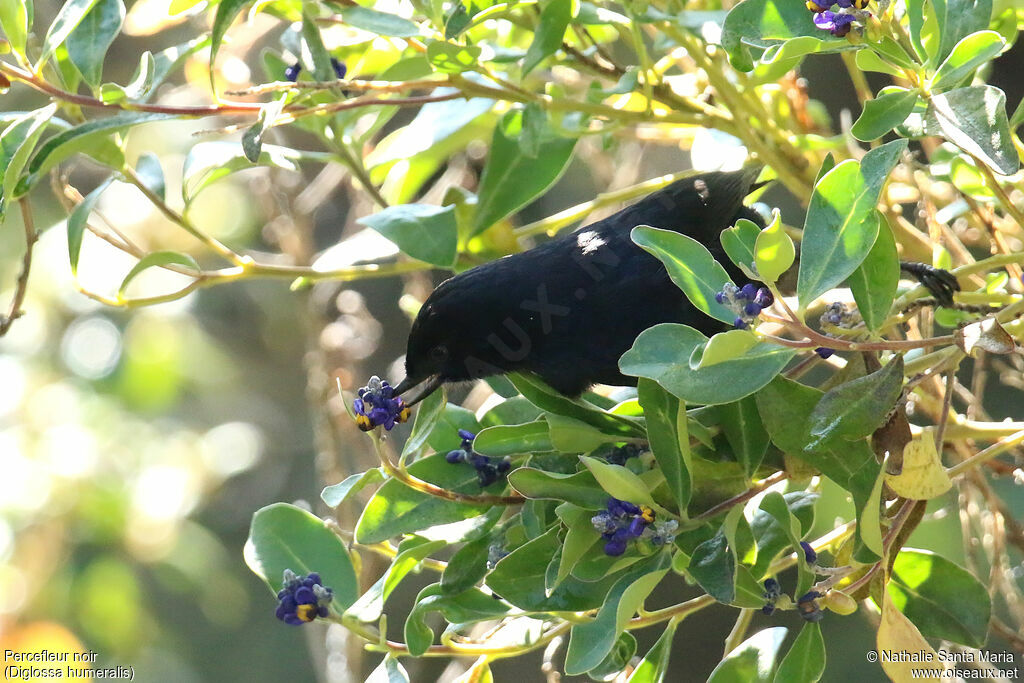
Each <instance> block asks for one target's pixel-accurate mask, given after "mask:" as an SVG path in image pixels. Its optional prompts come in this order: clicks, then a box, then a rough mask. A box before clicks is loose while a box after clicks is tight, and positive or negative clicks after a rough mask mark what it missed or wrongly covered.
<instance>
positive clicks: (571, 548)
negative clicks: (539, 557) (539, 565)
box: [544, 473, 604, 595]
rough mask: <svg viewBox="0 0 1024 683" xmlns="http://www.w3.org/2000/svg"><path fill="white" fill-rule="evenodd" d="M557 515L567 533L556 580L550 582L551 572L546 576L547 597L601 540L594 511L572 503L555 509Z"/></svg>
mask: <svg viewBox="0 0 1024 683" xmlns="http://www.w3.org/2000/svg"><path fill="white" fill-rule="evenodd" d="M587 474H589V473H587ZM600 507H601V508H603V507H604V505H603V504H602V505H601V506H600ZM555 514H556V515H558V518H559V519H560V520H562V523H563V524H564V525H565V529H566V531H565V538H564V539H563V540H562V548H561V552H560V553H559V555H558V567H557V569H556V571H555V576H554V579H553V580H548V577H549V576H550V571H549V572H548V573H547V574H546V575H545V581H544V590H545V592H546V594H547V595H551V593H553V592H554V590H555V589H556V588H558V586H560V585H561V584H562V582H563V581H565V579H566V578H568V576H569V574H570V573H571V572H572V570H573V568H574V567H575V566H576V564H577V563H578V562H579V561H580V560H581V559H582V558H583V556H584V555H585V554H586V553H587V551H588V550H590V549H591V548H593V547H594V546H595V545H596V544H597V542H598V540H599V539H600V538H601V537H600V536H598V535H597V533H595V530H594V524H593V522H591V518H592V517H593V510H588V509H586V508H581V507H577V506H575V505H573V504H571V503H563V504H562V505H559V506H558V507H557V508H555ZM553 561H554V560H552V562H553ZM549 569H550V567H549Z"/></svg>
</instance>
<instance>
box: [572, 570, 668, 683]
mask: <svg viewBox="0 0 1024 683" xmlns="http://www.w3.org/2000/svg"><path fill="white" fill-rule="evenodd" d="M668 563H669V558H668V555H667V554H666V553H661V554H660V555H659V562H658V563H657V564H655V565H654V566H645V567H643V569H642V571H643V573H642V574H639V572H629V573H627V574H626V575H625V576H623V577H622V578H621V579H619V580H618V582H616V584H615V585H614V586H612V589H611V591H609V593H608V595H607V597H606V598H605V600H604V604H603V605H602V606H601V609H600V610H599V611H598V613H597V616H596V617H595V618H594V619H593V620H592V621H590V622H588V623H586V624H578V625H576V626H574V627H573V629H572V633H571V635H570V638H569V648H568V650H567V651H566V654H565V673H566V674H568V675H570V676H571V675H576V674H582V673H585V672H587V671H590V670H592V669H594V668H596V667H597V665H599V664H600V663H601V662H602V660H604V658H605V656H607V654H608V652H609V651H611V649H612V647H613V646H614V644H615V639H616V638H617V637H618V635H619V633H621V632H622V629H623V628H624V627H625V625H626V622H627V621H628V620H629V619H630V618H631V617H632V616H633V614H635V613H636V611H637V609H639V608H640V607H641V606H642V605H643V602H644V600H645V599H646V598H647V596H648V595H650V593H651V591H653V590H654V588H655V587H656V586H657V585H658V583H659V582H660V581H661V579H662V578H664V576H665V574H666V573H668ZM638 574H639V575H638Z"/></svg>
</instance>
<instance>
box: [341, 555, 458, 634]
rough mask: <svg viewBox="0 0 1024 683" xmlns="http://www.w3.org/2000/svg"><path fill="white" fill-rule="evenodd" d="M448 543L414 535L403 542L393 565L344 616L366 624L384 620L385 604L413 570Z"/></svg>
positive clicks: (392, 562) (392, 561)
mask: <svg viewBox="0 0 1024 683" xmlns="http://www.w3.org/2000/svg"><path fill="white" fill-rule="evenodd" d="M446 545H448V544H447V543H445V542H444V541H426V540H424V539H422V538H418V537H416V536H413V537H412V538H410V539H408V540H406V541H403V542H402V545H401V546H399V550H398V554H397V555H395V558H394V559H393V560H391V566H389V567H388V568H387V571H385V572H384V574H383V576H381V577H380V578H379V579H377V581H376V582H375V583H374V584H373V585H372V586H370V588H369V589H367V591H366V592H365V593H363V594H362V595H361V596H359V599H358V600H356V601H355V602H354V603H352V606H351V607H349V608H348V609H347V610H345V614H344V615H342V616H343V618H345V619H353V620H355V621H359V622H363V623H372V622H375V621H377V620H378V619H380V616H381V614H382V613H383V611H384V603H385V602H387V599H388V597H390V596H391V593H392V592H393V591H394V590H395V588H396V587H397V586H398V584H399V583H401V582H402V579H404V578H405V577H406V576H407V575H408V574H409V572H411V571H412V570H414V569H416V567H418V566H419V564H420V562H422V561H423V559H424V558H426V557H428V556H430V555H431V554H433V553H435V552H437V551H438V550H440V549H441V548H443V547H445V546H446Z"/></svg>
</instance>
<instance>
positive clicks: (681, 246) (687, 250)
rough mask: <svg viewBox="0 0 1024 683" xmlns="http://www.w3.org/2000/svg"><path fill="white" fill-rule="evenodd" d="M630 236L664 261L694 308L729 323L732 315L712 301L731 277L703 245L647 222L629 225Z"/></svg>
mask: <svg viewBox="0 0 1024 683" xmlns="http://www.w3.org/2000/svg"><path fill="white" fill-rule="evenodd" d="M630 238H631V239H632V240H633V242H634V243H636V245H637V246H639V247H640V248H641V249H643V250H644V251H646V252H647V253H649V254H651V255H652V256H654V257H655V258H657V259H658V260H659V261H661V262H662V263H663V264H665V269H666V270H667V271H668V274H669V277H671V278H672V282H674V283H675V284H676V286H677V287H679V289H681V290H683V293H684V294H686V298H687V299H689V300H690V303H692V304H693V305H694V306H696V307H697V309H698V310H700V311H701V312H703V313H706V314H708V315H709V316H711V317H712V318H715V319H716V320H721V321H722V322H724V323H729V324H732V322H733V320H735V319H736V314H735V313H733V312H732V311H731V310H730V309H729V308H727V307H726V306H724V305H722V304H720V303H718V302H717V301H715V293H716V292H719V291H721V289H722V286H723V285H725V284H726V283H727V282H729V283H731V282H732V280H730V279H729V275H728V274H727V273H726V272H725V268H723V267H722V266H721V264H719V263H718V261H716V260H715V257H714V256H712V255H711V252H710V251H708V250H707V247H705V246H704V245H703V244H701V243H700V242H698V241H697V240H695V239H693V238H692V237H687V236H686V235H684V234H682V233H679V232H674V231H672V230H660V229H658V228H652V227H650V226H647V225H641V226H637V227H635V228H633V230H632V232H630Z"/></svg>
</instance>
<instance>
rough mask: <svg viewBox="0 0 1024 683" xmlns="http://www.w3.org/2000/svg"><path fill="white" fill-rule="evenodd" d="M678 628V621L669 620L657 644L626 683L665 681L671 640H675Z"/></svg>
mask: <svg viewBox="0 0 1024 683" xmlns="http://www.w3.org/2000/svg"><path fill="white" fill-rule="evenodd" d="M678 626H679V622H678V621H676V620H675V619H671V620H669V622H668V624H666V625H665V628H664V630H662V632H661V636H659V637H658V640H657V642H656V643H654V645H653V646H652V647H651V649H650V650H648V651H647V654H645V655H644V658H643V659H641V660H640V663H639V664H637V665H636V668H635V669H633V673H631V674H630V675H629V679H628V680H627V681H626V683H662V682H663V681H665V680H666V679H665V676H666V675H667V674H668V664H669V657H670V656H671V655H672V639H673V638H675V635H676V628H677V627H678Z"/></svg>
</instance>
